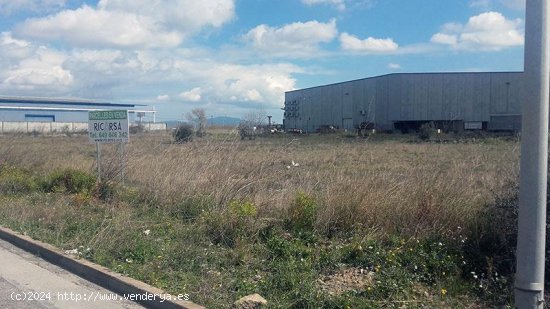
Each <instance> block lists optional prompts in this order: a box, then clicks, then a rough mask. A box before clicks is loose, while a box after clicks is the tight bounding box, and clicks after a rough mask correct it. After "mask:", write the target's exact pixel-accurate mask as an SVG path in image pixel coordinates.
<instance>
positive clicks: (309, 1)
mask: <svg viewBox="0 0 550 309" xmlns="http://www.w3.org/2000/svg"><path fill="white" fill-rule="evenodd" d="M302 3H303V4H305V5H309V6H312V5H317V4H328V5H332V6H334V7H335V8H336V9H338V10H339V11H344V10H345V9H346V3H345V1H344V0H302Z"/></svg>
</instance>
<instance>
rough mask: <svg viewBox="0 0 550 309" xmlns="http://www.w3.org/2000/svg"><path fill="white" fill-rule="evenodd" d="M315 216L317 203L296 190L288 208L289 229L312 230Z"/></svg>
mask: <svg viewBox="0 0 550 309" xmlns="http://www.w3.org/2000/svg"><path fill="white" fill-rule="evenodd" d="M316 217H317V204H316V203H315V200H314V199H313V198H312V197H310V196H309V195H307V194H305V193H303V192H298V194H297V195H296V198H295V199H294V202H293V203H292V205H290V207H289V208H288V214H287V223H288V225H289V227H290V228H291V229H295V230H297V231H304V232H305V231H309V232H312V231H313V230H314V228H315V221H316Z"/></svg>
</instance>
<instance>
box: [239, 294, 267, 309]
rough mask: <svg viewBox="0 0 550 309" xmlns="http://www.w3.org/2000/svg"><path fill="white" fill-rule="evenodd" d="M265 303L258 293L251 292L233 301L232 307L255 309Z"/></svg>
mask: <svg viewBox="0 0 550 309" xmlns="http://www.w3.org/2000/svg"><path fill="white" fill-rule="evenodd" d="M265 305H267V300H265V299H264V298H263V297H262V296H261V295H260V294H252V295H248V296H245V297H242V298H240V299H239V300H237V301H236V302H234V303H233V308H234V309H257V308H261V307H262V306H265Z"/></svg>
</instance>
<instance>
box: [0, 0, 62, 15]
mask: <svg viewBox="0 0 550 309" xmlns="http://www.w3.org/2000/svg"><path fill="white" fill-rule="evenodd" d="M65 2H67V1H66V0H0V14H1V15H10V14H12V13H14V12H18V11H32V12H39V11H40V12H48V11H50V10H53V9H59V8H62V7H63V6H65Z"/></svg>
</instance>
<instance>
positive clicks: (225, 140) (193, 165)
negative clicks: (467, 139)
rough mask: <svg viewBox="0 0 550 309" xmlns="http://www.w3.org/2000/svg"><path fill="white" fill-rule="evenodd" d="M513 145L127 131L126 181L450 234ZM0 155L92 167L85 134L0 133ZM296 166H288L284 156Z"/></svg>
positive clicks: (323, 218)
mask: <svg viewBox="0 0 550 309" xmlns="http://www.w3.org/2000/svg"><path fill="white" fill-rule="evenodd" d="M518 148H519V147H518V143H517V142H514V141H501V140H495V139H489V140H484V141H481V142H477V143H461V144H416V143H407V142H404V140H387V141H364V140H351V139H339V138H335V137H326V139H325V138H323V137H305V138H302V137H300V138H295V137H292V136H288V137H284V138H269V139H257V140H255V141H241V140H240V139H239V138H238V137H237V136H236V135H232V134H216V135H215V136H210V137H208V138H204V139H199V140H197V141H194V142H192V143H187V144H172V143H171V137H170V136H169V135H168V134H143V135H137V136H132V137H131V142H130V144H128V145H127V146H126V158H125V160H126V170H125V172H126V177H127V182H128V183H130V184H131V185H132V186H134V187H136V188H138V189H139V190H141V191H142V192H144V193H147V195H148V196H154V200H155V201H156V203H157V205H156V206H157V207H160V208H161V210H162V208H170V207H172V206H173V205H176V204H178V203H181V202H182V201H185V200H188V199H192V198H199V197H200V198H207V199H208V200H210V201H212V203H213V204H214V205H215V207H220V208H224V207H226V206H227V205H228V203H229V202H230V201H231V200H235V199H237V200H248V201H251V202H253V203H254V204H255V205H256V206H257V208H258V211H259V213H260V216H263V217H275V218H282V217H284V214H285V212H284V211H281V210H284V209H286V208H287V207H288V206H289V205H290V204H291V203H292V201H293V200H294V198H295V197H296V194H297V192H304V193H306V194H308V195H309V196H311V197H313V198H314V199H315V201H316V202H317V204H318V205H319V208H318V213H317V218H316V228H317V230H318V231H320V232H323V233H327V234H330V233H332V232H334V231H347V230H351V229H353V228H355V227H364V228H368V229H370V230H371V231H372V232H373V233H377V234H380V235H384V234H396V233H397V234H403V235H409V236H411V235H417V236H421V235H426V234H433V233H448V232H450V231H454V230H456V228H457V227H458V226H465V225H467V224H469V223H470V222H472V221H473V219H475V217H476V216H477V214H478V212H479V210H480V208H481V206H482V205H484V204H487V203H489V202H491V201H492V199H493V198H494V196H495V193H496V194H498V193H499V192H500V191H501V190H503V188H504V187H505V185H506V184H507V183H510V182H514V181H516V178H517V171H518V164H517V162H518V156H519V150H518ZM117 151H118V149H117V147H116V146H113V145H107V146H104V147H103V158H104V159H103V165H104V170H107V171H111V174H112V175H115V174H116V171H115V170H116V168H117V164H118V157H117ZM0 161H4V162H7V163H9V164H12V165H16V166H19V167H24V168H28V169H32V170H35V171H38V172H40V173H47V172H49V171H51V170H53V169H56V168H65V167H70V168H76V169H82V170H87V171H90V172H93V171H94V164H95V162H94V161H95V145H93V144H89V143H88V141H87V137H85V136H75V137H31V136H26V135H20V136H1V137H0ZM293 161H294V162H295V163H298V164H299V166H293V165H292V162H293Z"/></svg>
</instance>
